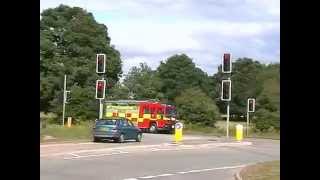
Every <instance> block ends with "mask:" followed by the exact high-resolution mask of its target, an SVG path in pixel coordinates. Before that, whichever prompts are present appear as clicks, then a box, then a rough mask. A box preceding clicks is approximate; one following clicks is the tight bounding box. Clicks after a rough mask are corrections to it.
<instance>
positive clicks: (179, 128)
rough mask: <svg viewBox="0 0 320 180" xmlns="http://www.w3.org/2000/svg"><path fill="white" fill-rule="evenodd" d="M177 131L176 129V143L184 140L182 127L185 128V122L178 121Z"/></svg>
mask: <svg viewBox="0 0 320 180" xmlns="http://www.w3.org/2000/svg"><path fill="white" fill-rule="evenodd" d="M174 128H175V131H174V141H175V142H176V143H178V142H180V141H182V129H183V124H182V123H180V122H179V123H176V124H175V126H174Z"/></svg>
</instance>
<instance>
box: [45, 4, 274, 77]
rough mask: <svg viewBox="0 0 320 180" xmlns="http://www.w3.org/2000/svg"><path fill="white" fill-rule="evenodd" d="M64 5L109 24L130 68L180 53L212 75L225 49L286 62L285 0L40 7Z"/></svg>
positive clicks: (154, 63)
mask: <svg viewBox="0 0 320 180" xmlns="http://www.w3.org/2000/svg"><path fill="white" fill-rule="evenodd" d="M59 4H67V5H70V6H79V7H83V8H85V9H87V11H90V12H93V15H94V16H95V18H96V20H97V21H98V22H100V23H103V24H106V25H107V26H108V31H109V32H108V33H109V36H110V37H111V43H112V44H114V45H115V47H116V48H117V49H119V50H120V52H121V56H122V59H123V61H124V63H123V64H124V65H123V69H124V72H125V73H126V72H128V70H129V69H130V67H132V66H134V65H138V64H139V63H140V62H146V63H147V64H148V65H150V66H151V67H152V68H153V69H155V68H156V67H157V66H158V65H159V63H160V61H161V60H165V59H166V58H168V57H169V56H171V55H173V54H175V53H186V54H187V55H189V56H190V57H191V58H192V59H193V60H194V62H195V64H196V65H197V66H198V67H200V68H201V69H202V70H204V71H206V72H207V73H209V74H213V73H215V72H216V71H217V66H218V65H219V64H220V63H221V56H222V54H223V53H224V52H230V53H232V57H233V58H239V57H250V58H254V59H257V60H259V61H261V62H263V63H269V62H279V61H280V1H279V0H223V1H222V0H203V1H196V0H175V1H171V0H134V1H133V0H121V1H116V0H64V1H59V0H40V8H41V9H40V11H42V10H43V9H46V8H48V7H56V6H58V5H59Z"/></svg>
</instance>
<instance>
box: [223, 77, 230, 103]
mask: <svg viewBox="0 0 320 180" xmlns="http://www.w3.org/2000/svg"><path fill="white" fill-rule="evenodd" d="M221 88H222V90H221V100H222V101H231V80H230V79H228V80H222V84H221Z"/></svg>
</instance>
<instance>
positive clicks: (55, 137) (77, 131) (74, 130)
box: [40, 123, 92, 143]
mask: <svg viewBox="0 0 320 180" xmlns="http://www.w3.org/2000/svg"><path fill="white" fill-rule="evenodd" d="M91 127H92V126H90V124H89V123H83V124H81V125H74V126H72V127H70V128H68V127H62V126H61V125H53V124H51V125H47V127H46V128H41V129H40V142H41V143H43V142H59V141H69V140H70V141H75V140H80V141H81V140H89V139H91V136H92V135H91Z"/></svg>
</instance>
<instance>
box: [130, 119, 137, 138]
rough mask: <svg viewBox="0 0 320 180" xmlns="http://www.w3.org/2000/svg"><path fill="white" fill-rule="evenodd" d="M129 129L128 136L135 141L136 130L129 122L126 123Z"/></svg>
mask: <svg viewBox="0 0 320 180" xmlns="http://www.w3.org/2000/svg"><path fill="white" fill-rule="evenodd" d="M128 124H129V127H130V134H131V135H130V136H131V138H132V139H136V137H137V133H138V131H137V128H136V127H135V126H134V124H133V123H132V122H131V121H128Z"/></svg>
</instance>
